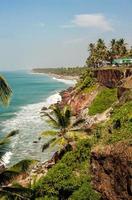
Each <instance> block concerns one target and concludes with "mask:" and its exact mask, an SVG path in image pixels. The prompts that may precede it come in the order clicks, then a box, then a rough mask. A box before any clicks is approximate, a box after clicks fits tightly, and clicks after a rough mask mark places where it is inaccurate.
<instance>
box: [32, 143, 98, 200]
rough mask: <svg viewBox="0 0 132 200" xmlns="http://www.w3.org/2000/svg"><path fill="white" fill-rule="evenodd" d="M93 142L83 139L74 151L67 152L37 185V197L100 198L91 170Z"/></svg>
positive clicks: (35, 186) (92, 199) (35, 187)
mask: <svg viewBox="0 0 132 200" xmlns="http://www.w3.org/2000/svg"><path fill="white" fill-rule="evenodd" d="M90 151H91V143H90V141H89V140H83V141H81V142H79V144H78V145H77V149H76V150H75V151H74V152H73V151H71V152H67V153H66V154H65V155H64V156H63V158H62V159H61V160H60V161H59V162H58V163H57V164H56V165H55V166H54V167H53V168H52V169H50V170H49V171H48V173H47V175H46V176H45V177H42V178H41V179H40V180H39V181H38V182H37V183H36V184H35V185H34V190H35V191H37V193H36V197H41V196H43V197H45V198H44V199H47V200H48V199H69V200H70V199H71V200H73V199H77V195H78V194H80V195H81V196H80V198H81V199H86V193H87V199H91V200H94V199H95V197H97V198H96V199H97V200H98V199H99V195H98V194H97V193H96V192H95V191H94V190H93V189H92V187H91V186H90V185H91V183H90V182H91V177H90V170H89V162H90Z"/></svg>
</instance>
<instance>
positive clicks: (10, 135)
mask: <svg viewBox="0 0 132 200" xmlns="http://www.w3.org/2000/svg"><path fill="white" fill-rule="evenodd" d="M18 133H19V130H13V131H11V132H10V133H9V134H8V135H7V136H6V138H10V137H12V136H15V135H17V134H18Z"/></svg>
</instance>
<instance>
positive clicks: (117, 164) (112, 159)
mask: <svg viewBox="0 0 132 200" xmlns="http://www.w3.org/2000/svg"><path fill="white" fill-rule="evenodd" d="M91 170H92V173H93V186H94V188H95V189H96V190H98V191H99V192H101V194H102V197H103V199H104V200H121V199H122V200H123V199H125V200H130V199H132V146H131V145H130V144H126V143H117V144H115V145H108V146H105V147H104V149H103V150H100V149H98V148H95V149H93V150H92V152H91Z"/></svg>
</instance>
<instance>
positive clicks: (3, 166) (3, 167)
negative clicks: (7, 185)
mask: <svg viewBox="0 0 132 200" xmlns="http://www.w3.org/2000/svg"><path fill="white" fill-rule="evenodd" d="M4 170H5V164H4V163H3V162H0V173H2V172H3V171H4Z"/></svg>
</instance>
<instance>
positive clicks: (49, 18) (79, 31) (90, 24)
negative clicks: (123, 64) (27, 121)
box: [0, 0, 132, 71]
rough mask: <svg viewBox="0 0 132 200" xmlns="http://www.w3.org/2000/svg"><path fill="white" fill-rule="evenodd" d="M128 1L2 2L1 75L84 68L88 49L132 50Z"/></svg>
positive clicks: (37, 0) (0, 9) (49, 0)
mask: <svg viewBox="0 0 132 200" xmlns="http://www.w3.org/2000/svg"><path fill="white" fill-rule="evenodd" d="M131 8H132V1H131V0H126V1H121V0H116V1H115V0H102V1H98V0H93V1H92V2H91V1H86V0H48V1H43V0H22V1H20V0H12V1H10V0H4V1H0V70H1V71H2V70H4V71H5V70H6V71H8V70H20V69H22V70H29V69H32V68H36V67H39V68H42V67H45V68H49V67H64V66H83V65H84V64H85V60H86V58H87V56H88V51H87V49H88V44H89V43H90V42H95V41H96V40H97V39H98V38H102V39H104V40H105V41H106V43H107V44H108V42H109V41H110V40H111V39H112V38H124V39H125V40H126V42H127V43H129V45H132V39H131V35H132V26H131V18H132V13H131Z"/></svg>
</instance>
